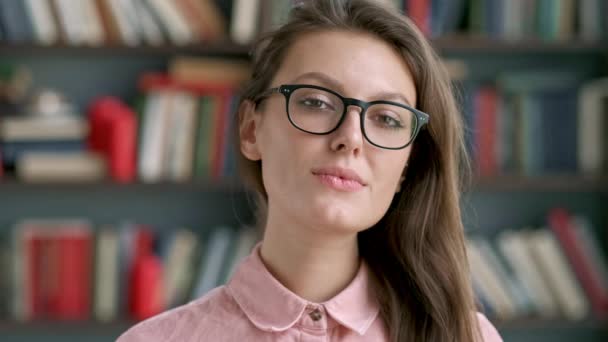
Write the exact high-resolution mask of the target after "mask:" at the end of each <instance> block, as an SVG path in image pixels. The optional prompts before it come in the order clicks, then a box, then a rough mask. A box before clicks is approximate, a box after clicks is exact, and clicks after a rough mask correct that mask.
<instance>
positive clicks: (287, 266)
mask: <svg viewBox="0 0 608 342" xmlns="http://www.w3.org/2000/svg"><path fill="white" fill-rule="evenodd" d="M260 254H261V255H260V256H261V258H262V260H263V262H264V264H265V265H266V267H267V268H268V270H269V271H270V272H271V273H272V275H273V276H274V277H275V278H276V279H277V280H278V281H279V282H281V284H283V286H285V287H286V288H288V289H289V290H290V291H292V292H293V293H295V294H296V295H298V296H299V297H301V298H303V299H305V300H308V301H310V302H313V303H323V302H325V301H328V300H329V299H331V298H333V297H334V296H335V295H337V294H338V293H340V291H342V290H343V289H344V288H346V287H347V286H348V284H350V282H351V281H352V280H353V278H354V277H355V275H356V274H357V271H358V269H359V263H360V260H359V249H358V246H357V234H356V233H349V234H348V235H344V234H340V235H334V236H332V235H331V234H330V233H328V232H327V231H323V229H320V228H319V227H302V226H296V225H294V224H293V223H292V224H290V225H289V224H282V225H279V224H278V222H276V221H272V220H271V219H270V216H269V220H268V222H267V225H266V229H265V233H264V241H263V243H262V247H261V251H260Z"/></svg>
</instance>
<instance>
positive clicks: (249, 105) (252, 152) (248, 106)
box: [239, 100, 262, 161]
mask: <svg viewBox="0 0 608 342" xmlns="http://www.w3.org/2000/svg"><path fill="white" fill-rule="evenodd" d="M258 124H259V114H258V113H257V112H256V110H255V104H254V103H253V102H252V101H251V100H245V101H243V102H242V103H241V105H240V106H239V135H240V142H241V146H240V149H241V153H242V154H243V155H244V156H245V157H246V158H247V159H249V160H252V161H255V160H260V159H262V155H261V153H260V150H259V146H258V140H257V136H256V135H257V128H258Z"/></svg>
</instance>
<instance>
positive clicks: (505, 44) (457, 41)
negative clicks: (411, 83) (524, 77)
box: [431, 35, 608, 54]
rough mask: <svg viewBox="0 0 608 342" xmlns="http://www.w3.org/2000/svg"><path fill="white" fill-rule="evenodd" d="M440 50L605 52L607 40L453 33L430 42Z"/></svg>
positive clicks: (607, 48) (606, 51)
mask: <svg viewBox="0 0 608 342" xmlns="http://www.w3.org/2000/svg"><path fill="white" fill-rule="evenodd" d="M431 43H432V44H433V46H434V47H435V48H437V49H438V50H440V51H441V52H446V53H455V52H483V53H501V54H504V53H509V54H510V53H588V52H592V53H606V54H608V41H598V42H588V41H581V40H574V41H546V40H540V39H526V40H517V41H515V40H514V41H509V40H504V39H494V38H489V37H483V36H477V37H471V36H466V35H454V36H448V37H442V38H438V39H435V40H433V41H432V42H431Z"/></svg>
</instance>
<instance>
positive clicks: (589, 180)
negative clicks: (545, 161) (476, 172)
mask: <svg viewBox="0 0 608 342" xmlns="http://www.w3.org/2000/svg"><path fill="white" fill-rule="evenodd" d="M471 190H472V191H473V192H476V191H482V192H492V191H535V192H555V191H557V192H608V177H606V176H602V177H591V176H579V175H560V174H556V175H542V176H531V177H529V176H519V175H501V176H496V177H490V178H479V179H476V180H475V181H474V182H473V184H472V188H471Z"/></svg>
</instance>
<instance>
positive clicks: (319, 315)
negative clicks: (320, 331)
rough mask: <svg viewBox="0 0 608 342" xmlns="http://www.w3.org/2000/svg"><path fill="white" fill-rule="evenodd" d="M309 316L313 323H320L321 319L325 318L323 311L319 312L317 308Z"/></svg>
mask: <svg viewBox="0 0 608 342" xmlns="http://www.w3.org/2000/svg"><path fill="white" fill-rule="evenodd" d="M308 315H309V316H310V318H311V319H312V320H313V322H318V321H319V320H321V318H323V314H322V313H321V310H319V308H315V309H314V310H312V311H311V312H310V313H308Z"/></svg>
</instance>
